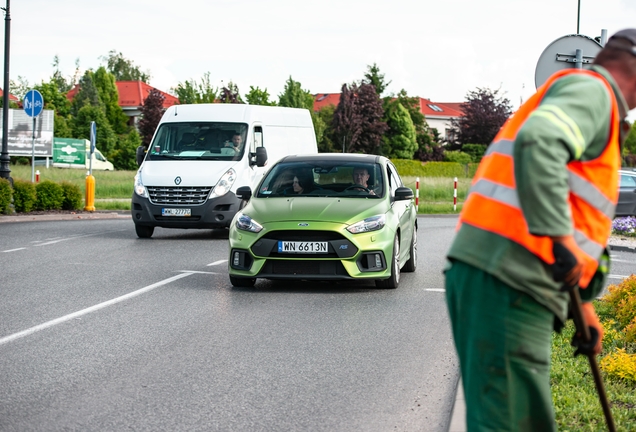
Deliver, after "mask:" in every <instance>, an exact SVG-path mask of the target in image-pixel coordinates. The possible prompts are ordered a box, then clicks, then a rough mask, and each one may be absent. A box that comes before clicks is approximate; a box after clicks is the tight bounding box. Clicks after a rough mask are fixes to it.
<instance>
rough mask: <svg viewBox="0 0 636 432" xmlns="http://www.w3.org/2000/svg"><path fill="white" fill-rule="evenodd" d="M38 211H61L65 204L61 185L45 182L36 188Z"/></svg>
mask: <svg viewBox="0 0 636 432" xmlns="http://www.w3.org/2000/svg"><path fill="white" fill-rule="evenodd" d="M35 192H36V194H37V201H36V202H35V208H36V209H37V210H59V209H61V208H62V203H63V202H64V189H63V188H62V186H60V184H59V183H55V182H52V181H51V180H44V181H43V182H41V183H38V184H37V185H36V186H35Z"/></svg>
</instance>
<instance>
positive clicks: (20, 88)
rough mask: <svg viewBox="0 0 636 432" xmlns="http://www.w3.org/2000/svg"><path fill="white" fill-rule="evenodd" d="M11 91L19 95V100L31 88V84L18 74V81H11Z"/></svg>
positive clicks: (14, 94) (16, 95)
mask: <svg viewBox="0 0 636 432" xmlns="http://www.w3.org/2000/svg"><path fill="white" fill-rule="evenodd" d="M9 89H10V93H11V94H12V95H13V96H15V97H17V98H18V99H19V100H23V99H24V96H25V95H26V94H27V92H28V91H29V90H31V84H29V81H27V79H26V78H24V77H23V76H20V75H18V79H17V81H14V80H10V81H9Z"/></svg>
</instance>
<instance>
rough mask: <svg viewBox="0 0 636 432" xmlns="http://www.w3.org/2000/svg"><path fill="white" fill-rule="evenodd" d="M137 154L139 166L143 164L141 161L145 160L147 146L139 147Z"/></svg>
mask: <svg viewBox="0 0 636 432" xmlns="http://www.w3.org/2000/svg"><path fill="white" fill-rule="evenodd" d="M135 156H136V159H137V166H139V165H141V163H142V162H143V161H144V157H146V147H144V146H139V147H137V153H136V155H135Z"/></svg>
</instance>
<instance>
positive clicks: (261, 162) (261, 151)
mask: <svg viewBox="0 0 636 432" xmlns="http://www.w3.org/2000/svg"><path fill="white" fill-rule="evenodd" d="M266 163H267V150H266V149H265V147H256V166H257V167H263V166H265V164H266Z"/></svg>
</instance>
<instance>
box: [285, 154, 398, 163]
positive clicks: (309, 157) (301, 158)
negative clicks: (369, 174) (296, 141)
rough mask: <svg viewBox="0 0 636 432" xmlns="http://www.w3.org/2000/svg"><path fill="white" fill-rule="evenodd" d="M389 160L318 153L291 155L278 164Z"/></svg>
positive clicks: (376, 156)
mask: <svg viewBox="0 0 636 432" xmlns="http://www.w3.org/2000/svg"><path fill="white" fill-rule="evenodd" d="M383 159H384V160H388V159H386V158H385V157H384V156H378V155H368V154H360V153H318V154H306V155H290V156H285V157H284V158H282V159H280V160H279V161H278V162H279V163H281V162H320V161H325V162H326V161H329V162H361V163H377V162H380V161H381V160H383Z"/></svg>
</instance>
